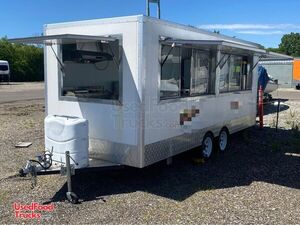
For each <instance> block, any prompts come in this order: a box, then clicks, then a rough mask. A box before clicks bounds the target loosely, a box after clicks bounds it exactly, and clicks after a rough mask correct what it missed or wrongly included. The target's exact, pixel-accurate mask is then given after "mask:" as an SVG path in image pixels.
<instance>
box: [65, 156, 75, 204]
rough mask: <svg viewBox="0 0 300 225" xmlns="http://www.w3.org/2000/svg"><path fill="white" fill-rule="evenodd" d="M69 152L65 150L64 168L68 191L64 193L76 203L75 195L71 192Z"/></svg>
mask: <svg viewBox="0 0 300 225" xmlns="http://www.w3.org/2000/svg"><path fill="white" fill-rule="evenodd" d="M70 158H71V156H70V152H69V151H66V167H67V168H66V169H67V185H68V192H67V193H66V196H67V199H68V200H69V201H70V202H71V203H73V204H76V203H78V197H77V195H76V194H75V193H74V192H72V177H71V176H72V171H71V163H70Z"/></svg>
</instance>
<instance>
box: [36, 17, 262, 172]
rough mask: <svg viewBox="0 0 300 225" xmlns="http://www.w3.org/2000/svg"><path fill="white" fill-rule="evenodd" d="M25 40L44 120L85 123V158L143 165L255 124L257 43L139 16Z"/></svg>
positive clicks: (60, 27)
mask: <svg viewBox="0 0 300 225" xmlns="http://www.w3.org/2000/svg"><path fill="white" fill-rule="evenodd" d="M47 37H51V38H48V39H47ZM49 39H51V40H53V39H56V42H57V44H56V45H52V44H49V43H48V42H47V41H48V40H49ZM31 40H32V39H31ZM35 40H36V41H37V42H39V41H43V43H45V44H46V45H45V53H44V55H45V84H46V85H45V86H46V91H45V98H46V114H47V115H63V116H70V117H79V118H84V119H87V120H88V124H89V157H90V158H92V159H101V160H107V161H111V162H114V163H118V164H122V165H128V166H132V167H138V168H143V167H145V166H148V165H151V164H153V163H155V162H158V161H160V160H163V159H167V158H169V157H172V156H174V155H176V154H179V153H181V152H184V151H186V150H189V149H191V148H194V147H197V146H200V145H201V144H202V140H203V137H204V135H205V134H206V133H207V132H209V133H211V134H212V135H213V136H214V137H217V136H218V135H219V132H220V130H221V129H222V128H224V127H225V128H226V129H228V131H229V133H230V134H231V133H235V132H237V131H240V130H242V129H245V128H247V127H250V126H253V125H254V124H255V120H256V98H257V67H256V65H257V62H258V60H259V56H261V55H262V54H265V53H266V51H265V50H263V49H262V48H261V46H259V45H257V44H254V43H251V42H247V41H243V40H239V39H236V38H231V37H227V36H224V35H219V34H215V33H211V32H208V31H204V30H200V29H198V28H195V27H191V26H184V25H180V24H176V23H172V22H168V21H163V20H158V19H155V18H150V17H145V16H142V15H141V16H130V17H120V18H110V19H99V20H89V21H78V22H68V23H59V24H50V25H45V27H44V37H37V38H36V39H35ZM97 41H98V42H97ZM74 43H75V45H74ZM84 43H87V44H84ZM95 49H96V50H97V49H98V50H99V49H102V50H103V49H104V50H103V51H105V54H104V53H101V54H96V53H95V52H96V50H95ZM98 50H97V51H98ZM102 50H101V51H102ZM74 52H76V54H75V53H74ZM79 53H80V54H81V55H80V56H78V54H79ZM108 53H109V54H108ZM72 57H73V61H72V60H70V59H71V58H72ZM75 58H76V60H75ZM107 62H108V63H107ZM106 63H107V64H106ZM105 71H106V72H105ZM243 71H244V72H243ZM68 73H69V74H68ZM95 74H98V75H97V76H95ZM98 83H99V84H101V85H102V86H103V87H102V86H101V85H99V86H97V87H95V85H97V84H98ZM80 85H82V86H84V87H85V88H81V89H80V88H79V86H80ZM74 86H76V87H77V88H76V90H75V89H74V88H73V87H74ZM100 86H101V87H100ZM72 88H73V89H72ZM88 88H89V90H86V89H88ZM100 89H101V94H99V93H100ZM108 90H109V91H108ZM87 96H88V97H87ZM93 96H94V97H93ZM95 96H96V97H95ZM99 96H100V97H99Z"/></svg>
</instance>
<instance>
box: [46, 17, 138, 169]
mask: <svg viewBox="0 0 300 225" xmlns="http://www.w3.org/2000/svg"><path fill="white" fill-rule="evenodd" d="M138 30H139V23H138V17H127V18H125V19H119V18H113V19H102V20H91V21H81V22H72V23H64V24H54V25H48V26H45V35H56V34H82V35H94V36H106V35H118V36H119V35H120V36H121V37H122V46H123V55H122V61H121V67H122V92H121V96H122V101H121V103H120V104H103V103H100V102H97V101H93V100H89V101H74V100H65V98H64V99H61V98H60V89H59V86H60V83H61V81H60V79H61V73H60V70H59V64H58V62H57V60H56V58H55V56H54V54H53V52H52V51H51V49H50V47H46V50H45V51H46V52H45V55H46V58H47V60H46V61H47V65H46V79H45V80H46V87H47V88H46V96H47V97H46V104H47V108H46V114H48V115H50V114H53V115H66V116H77V117H82V118H86V119H87V120H88V122H89V140H90V141H89V153H90V157H92V158H100V159H104V160H109V161H112V162H116V163H120V164H125V165H130V166H135V167H141V160H140V157H141V156H140V151H139V145H140V143H139V140H140V138H139V136H138V135H139V132H138V131H139V127H140V126H139V124H138V123H139V116H140V108H139V107H140V102H141V95H142V94H141V88H140V76H139V74H140V71H139V67H138V64H139V58H140V57H139V54H140V53H139V49H138V44H139V43H140V42H141V40H140V36H139V35H138ZM55 50H56V51H57V53H59V52H60V51H59V50H60V49H59V46H57V47H56V48H55ZM58 55H59V54H58ZM83 76H84V74H83Z"/></svg>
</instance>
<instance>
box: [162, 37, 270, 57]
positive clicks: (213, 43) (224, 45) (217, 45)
mask: <svg viewBox="0 0 300 225" xmlns="http://www.w3.org/2000/svg"><path fill="white" fill-rule="evenodd" d="M162 42H163V43H167V44H170V45H172V44H175V45H177V46H190V47H199V48H203V49H207V50H209V49H219V50H221V51H226V52H228V53H231V52H239V51H241V52H245V51H248V52H249V51H250V52H256V53H260V54H266V50H265V49H261V48H256V47H254V46H251V45H244V44H240V43H236V42H231V41H226V40H181V39H165V40H162Z"/></svg>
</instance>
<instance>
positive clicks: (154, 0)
mask: <svg viewBox="0 0 300 225" xmlns="http://www.w3.org/2000/svg"><path fill="white" fill-rule="evenodd" d="M150 3H155V4H157V17H158V19H160V0H146V14H147V16H150Z"/></svg>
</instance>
